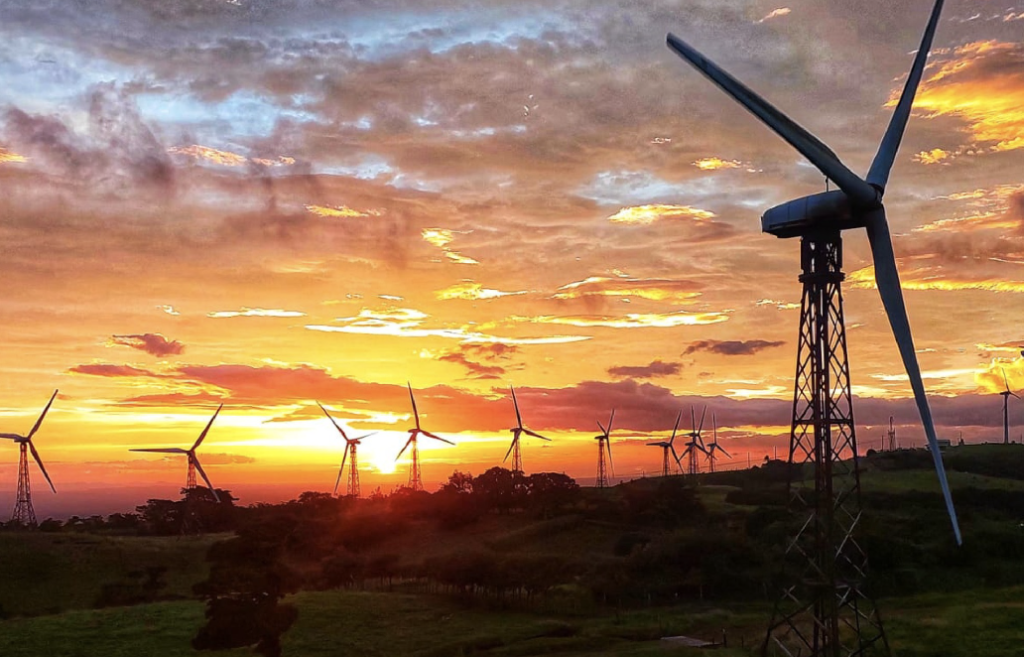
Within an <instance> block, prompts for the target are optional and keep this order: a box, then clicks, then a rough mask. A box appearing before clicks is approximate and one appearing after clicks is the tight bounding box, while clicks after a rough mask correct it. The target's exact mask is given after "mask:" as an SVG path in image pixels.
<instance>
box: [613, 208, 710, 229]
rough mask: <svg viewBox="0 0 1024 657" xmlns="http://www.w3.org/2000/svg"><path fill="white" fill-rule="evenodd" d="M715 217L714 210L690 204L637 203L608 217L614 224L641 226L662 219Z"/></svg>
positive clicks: (699, 219)
mask: <svg viewBox="0 0 1024 657" xmlns="http://www.w3.org/2000/svg"><path fill="white" fill-rule="evenodd" d="M714 217H715V213H714V212H709V211H708V210H701V209H700V208H693V207H690V206H689V205H637V206H633V207H628V208H622V209H621V210H619V211H618V212H616V213H615V214H613V215H611V216H610V217H608V221H610V222H612V223H613V224H640V225H641V226H647V225H650V224H653V223H654V222H655V221H659V220H661V219H693V220H695V221H706V220H708V219H713V218H714Z"/></svg>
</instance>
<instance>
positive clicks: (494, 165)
mask: <svg viewBox="0 0 1024 657" xmlns="http://www.w3.org/2000/svg"><path fill="white" fill-rule="evenodd" d="M931 5H932V2H931V0H908V1H906V2H899V3H893V2H891V1H890V0H787V1H786V3H785V4H779V3H777V2H774V1H773V2H763V1H760V0H757V1H754V0H740V1H735V2H723V1H722V0H684V1H679V2H652V3H635V2H600V3H595V2H586V1H583V0H565V1H562V0H554V1H551V0H549V1H545V2H532V1H529V0H527V1H523V0H519V1H516V2H507V1H505V0H494V1H487V2H458V1H455V0H452V1H449V2H435V1H433V0H426V1H418V2H405V1H403V0H394V1H392V0H383V1H381V2H374V3H366V2H354V1H353V2H348V3H346V2H317V1H313V0H273V1H272V0H220V1H213V0H167V1H164V2H159V3H134V2H131V3H129V2H118V1H115V0H97V1H95V2H89V3H51V2H42V3H39V2H33V3H29V2H11V3H3V5H2V7H0V37H2V38H0V279H2V281H3V298H2V302H0V335H2V344H3V348H2V350H0V392H2V398H0V431H3V432H17V433H25V432H27V431H28V430H29V428H31V426H32V423H33V422H34V421H35V418H36V417H37V416H38V413H39V412H40V410H41V409H42V407H43V406H44V405H45V403H46V400H47V399H48V398H49V396H50V395H51V394H52V392H53V390H54V389H55V388H59V389H60V394H59V396H58V397H57V399H56V401H55V402H54V405H53V408H52V410H51V412H50V415H49V416H48V418H47V420H46V423H45V424H44V425H43V428H42V429H41V430H40V432H39V433H38V434H37V438H36V441H35V442H36V445H37V447H38V448H39V450H40V453H41V455H42V457H43V460H44V462H45V463H46V464H47V467H48V469H49V470H50V474H51V475H52V477H53V479H54V482H55V484H56V485H57V489H58V491H59V492H60V493H61V494H62V495H67V496H71V497H72V498H73V496H74V495H75V494H76V491H86V490H87V489H104V490H108V491H120V493H118V494H120V495H121V497H120V498H118V499H121V500H123V501H124V503H123V504H122V506H124V507H131V506H133V505H134V504H137V503H141V502H142V501H144V500H145V499H146V497H151V496H154V495H161V496H171V495H174V494H175V492H176V489H177V487H180V486H181V485H183V484H184V479H185V463H184V459H181V458H169V459H160V458H158V457H157V456H156V455H142V454H130V453H129V452H128V451H127V450H128V449H129V448H131V447H175V446H180V447H188V446H190V444H191V442H192V441H193V440H194V439H195V437H196V436H197V435H198V434H199V432H200V431H201V430H202V427H203V426H204V424H205V422H206V421H207V420H208V419H209V417H210V416H211V415H212V413H213V410H214V409H215V408H216V406H217V405H218V404H219V403H221V402H223V403H224V404H225V407H224V411H223V412H222V413H221V416H220V417H219V418H218V419H217V422H216V424H214V426H213V428H212V430H211V432H210V434H209V437H208V438H207V440H206V442H205V443H204V445H203V448H202V449H201V452H200V456H201V460H202V463H203V465H204V466H205V467H206V470H207V472H208V473H209V474H210V477H211V479H212V480H213V481H214V483H215V484H217V485H218V486H220V487H224V488H231V489H232V490H233V491H234V492H235V493H236V495H239V496H240V497H241V498H242V502H243V503H246V502H251V501H255V500H258V499H271V498H274V499H278V498H288V497H294V495H296V494H297V493H298V492H300V491H303V490H310V489H312V490H322V491H327V490H330V489H331V488H332V487H333V484H334V478H335V476H336V474H337V464H338V462H339V460H340V457H341V451H342V443H341V442H340V439H339V437H338V436H337V434H336V432H335V430H334V429H333V427H331V425H330V423H329V422H328V421H327V420H326V419H325V418H324V417H323V416H322V414H321V413H320V411H319V409H318V408H317V407H316V404H315V401H316V400H319V401H320V402H321V403H323V404H324V405H325V406H327V407H328V408H331V409H334V410H335V411H336V417H338V418H339V419H340V420H341V421H342V422H343V423H344V424H345V425H347V426H348V427H351V428H352V431H353V432H355V433H357V434H360V433H365V432H368V431H378V432H379V433H378V434H377V435H376V436H374V437H373V438H370V439H367V440H366V441H365V442H364V443H363V445H362V447H361V451H360V456H361V457H362V463H361V465H362V467H363V470H362V479H363V490H364V492H366V491H369V490H371V489H373V488H374V487H376V486H378V485H380V486H382V487H383V488H384V489H385V490H388V489H390V488H391V487H393V486H395V485H397V484H400V483H404V481H405V478H406V458H405V457H403V460H402V461H400V462H399V463H398V464H395V462H394V458H395V455H396V454H397V452H398V450H399V449H400V447H401V445H402V441H403V440H404V438H405V434H404V431H405V430H406V429H408V428H409V427H410V426H411V422H412V420H411V409H410V406H409V401H408V393H407V391H406V388H405V385H406V382H407V381H409V382H411V384H412V386H413V388H414V389H416V390H417V401H418V403H419V408H420V412H421V415H422V419H423V423H424V428H426V429H428V430H430V431H433V432H436V433H438V434H440V435H443V436H445V437H448V438H450V439H452V440H453V441H455V442H457V443H458V446H457V447H449V446H447V445H443V444H440V443H435V444H430V443H431V442H433V441H429V440H425V441H424V442H422V443H421V444H422V456H423V460H424V480H425V483H426V484H427V487H428V488H431V487H433V486H436V485H437V484H438V483H439V482H441V481H443V480H445V479H446V478H447V477H448V475H449V474H450V473H451V471H452V470H453V469H460V470H463V471H470V472H472V473H473V474H479V473H480V472H482V471H483V470H485V469H486V468H488V467H491V466H492V465H497V464H499V463H500V460H501V458H502V457H503V456H504V454H505V450H506V449H507V447H508V440H509V434H508V432H507V429H508V428H509V427H511V426H513V423H514V419H515V416H514V412H513V408H512V403H511V399H510V397H509V394H508V386H509V385H510V384H511V385H515V386H516V391H517V394H518V396H519V400H520V403H521V405H522V410H523V415H524V420H525V422H526V424H527V426H528V427H530V428H532V429H534V430H535V431H541V432H544V433H545V434H546V435H549V436H551V437H552V438H553V439H554V441H553V442H552V443H542V442H540V441H536V440H533V439H525V442H524V449H523V454H524V462H525V468H526V470H527V471H528V472H533V471H539V470H553V471H565V472H566V473H568V474H570V475H572V476H575V477H578V478H579V479H580V480H581V481H582V482H584V483H585V482H587V481H588V479H589V480H592V478H593V477H594V475H595V467H596V464H595V460H596V454H595V452H596V446H595V441H594V440H593V437H594V436H595V435H596V433H597V425H596V423H595V420H597V419H601V420H602V422H603V421H604V420H606V419H607V416H608V413H609V412H610V410H611V409H612V408H613V407H614V408H615V409H616V415H615V430H614V431H613V434H612V445H613V447H612V449H613V455H614V459H615V461H614V465H615V473H616V475H618V476H620V477H627V478H628V477H635V476H640V475H641V474H642V473H643V472H644V471H646V472H647V473H653V472H657V471H658V469H659V468H660V457H661V453H660V450H658V449H655V448H651V447H645V446H643V445H644V443H645V442H646V441H648V440H652V439H661V438H662V437H664V436H665V435H666V433H667V432H668V431H670V430H671V428H672V424H673V423H674V421H675V418H676V414H677V413H678V412H680V411H684V412H685V414H686V415H687V417H688V415H689V409H690V406H691V404H692V405H694V406H696V408H697V414H698V416H699V414H700V409H701V408H702V407H703V405H704V404H707V405H708V407H709V410H708V424H710V419H711V413H712V411H713V412H714V413H715V414H716V417H717V422H718V426H719V438H720V440H721V442H722V444H723V445H724V446H725V447H726V449H728V450H729V451H730V452H731V453H733V455H734V456H736V457H737V458H736V461H735V462H734V463H733V464H732V467H738V466H739V465H740V463H741V462H742V464H743V465H745V464H746V455H747V453H748V452H750V453H751V455H752V458H753V459H755V460H760V459H761V458H763V456H764V455H765V454H766V453H768V452H770V451H771V449H773V447H774V446H779V448H780V453H781V451H782V448H783V447H784V446H785V445H786V444H787V441H788V431H789V416H790V412H791V404H792V401H791V400H792V378H793V371H794V367H795V366H794V360H795V355H796V354H795V351H796V341H795V337H796V332H797V328H798V327H797V322H798V315H799V313H798V304H799V301H800V286H799V283H798V281H797V279H796V277H797V274H798V269H799V260H798V250H799V245H798V243H797V242H796V241H794V240H779V239H776V238H774V237H772V236H769V235H764V234H761V233H760V222H759V217H760V215H761V213H762V212H763V211H764V210H766V209H767V208H769V207H771V206H773V205H776V204H779V203H782V202H784V201H786V200H788V199H790V198H794V197H797V196H801V195H805V194H810V193H815V192H819V191H823V190H824V189H825V181H824V180H823V178H822V176H821V175H820V173H819V172H818V171H817V170H816V169H814V168H813V167H812V166H811V165H810V164H809V163H808V162H807V161H805V160H804V159H803V158H802V157H801V156H800V155H799V154H797V153H796V152H795V151H793V150H792V149H791V148H790V147H788V146H787V145H786V144H785V143H783V142H782V141H781V140H780V139H778V138H777V137H776V136H775V135H774V134H772V133H771V132H769V131H768V130H767V129H766V128H764V127H763V126H762V125H761V124H760V123H759V122H757V121H756V120H755V119H753V118H752V117H750V116H749V115H748V114H747V113H746V112H745V111H744V110H743V109H741V108H740V107H738V106H737V105H736V104H735V103H734V102H733V101H732V100H730V99H729V98H727V97H726V96H725V95H724V94H723V93H721V92H720V91H719V90H718V89H716V88H715V87H714V86H713V85H711V84H710V83H709V82H708V81H707V80H706V79H704V78H703V77H701V76H700V75H699V74H697V73H696V72H695V71H694V70H692V69H691V68H690V67H689V66H687V65H686V64H685V63H684V62H682V61H681V60H679V59H678V58H677V57H676V56H675V55H673V54H672V52H671V51H669V50H668V48H666V47H665V44H664V41H665V34H666V32H667V31H669V30H671V31H672V32H674V33H676V34H677V35H679V36H680V37H681V38H683V39H685V40H687V41H688V42H690V43H691V44H692V45H693V46H695V47H696V48H698V49H700V50H701V51H702V52H704V53H705V54H706V55H708V56H709V57H711V58H713V59H714V60H716V61H717V62H718V63H719V64H720V65H722V66H723V67H725V68H726V69H727V70H729V71H730V72H732V73H733V74H734V75H736V76H737V77H739V78H740V79H741V80H744V81H745V82H747V83H748V84H749V85H750V86H751V87H753V88H754V89H755V90H757V91H758V92H760V93H762V94H763V95H765V96H766V97H767V98H769V99H770V100H771V101H772V102H774V103H775V104H776V105H777V106H779V107H780V108H782V109H783V110H784V111H786V112H788V113H789V114H790V115H791V116H792V117H793V118H794V119H795V120H797V121H799V122H800V123H802V124H803V125H804V126H805V127H807V128H808V129H809V130H811V131H812V132H814V133H815V134H816V135H817V136H818V137H819V138H821V139H822V140H823V141H825V142H826V143H828V144H829V146H831V147H832V149H833V150H835V151H836V152H837V153H838V154H839V155H840V156H841V157H842V158H843V160H844V161H845V162H846V163H847V164H848V165H849V166H850V167H851V168H852V169H853V170H854V171H858V172H861V173H864V172H866V170H867V167H868V165H869V163H870V161H871V158H872V157H873V155H874V152H875V148H876V146H877V143H878V140H879V139H880V137H881V134H882V132H883V131H884V129H885V126H886V123H887V121H888V119H889V114H890V112H891V102H890V101H891V99H892V98H894V95H896V94H898V92H899V90H900V89H901V88H902V82H903V76H905V74H906V72H907V70H908V69H909V67H910V63H911V59H912V54H913V52H914V50H915V49H916V47H917V43H918V42H919V40H920V35H921V32H922V31H923V29H924V25H925V23H926V21H927V16H928V12H929V10H930V8H931ZM1022 34H1024V2H1021V1H1020V0H1016V1H1010V0H999V1H998V2H995V1H990V0H951V1H950V2H947V4H946V8H945V11H944V14H943V19H942V21H941V23H940V25H939V29H938V33H937V35H936V40H935V49H934V51H933V54H932V57H931V59H930V60H929V67H928V69H927V71H926V74H925V78H924V82H923V84H922V88H921V91H920V93H919V95H918V100H917V103H916V105H915V107H916V108H917V109H916V111H915V113H914V116H913V118H912V119H911V122H910V125H909V129H908V132H907V135H906V138H905V140H904V142H903V147H902V150H901V152H900V155H899V157H898V159H897V161H896V166H895V167H894V169H893V174H892V178H891V183H890V186H889V188H888V191H887V195H886V205H887V208H888V214H889V220H890V222H891V223H892V230H893V233H894V246H895V250H896V254H897V258H898V262H899V267H900V270H901V274H902V276H903V284H904V289H905V290H906V292H905V294H906V298H907V305H908V308H909V313H910V317H911V321H912V324H913V327H914V331H915V337H916V341H917V346H918V349H919V352H920V353H919V357H920V359H921V364H922V368H923V369H924V370H925V384H926V386H927V387H928V390H929V392H930V393H931V394H932V405H933V409H934V411H935V414H936V419H937V423H938V425H939V427H938V429H939V435H940V436H941V437H946V438H953V439H956V438H957V436H958V435H959V432H960V431H962V432H963V436H964V439H965V440H967V441H968V442H978V441H984V440H996V439H997V438H998V439H1000V440H1001V436H1002V416H1001V411H1002V399H1001V398H1000V397H999V396H998V395H997V394H996V393H997V392H998V391H999V390H1000V389H1001V388H1002V375H1001V374H1000V368H1004V369H1005V372H1006V375H1007V377H1008V379H1009V382H1010V386H1011V388H1013V389H1015V390H1019V389H1020V388H1024V360H1022V358H1021V356H1020V346H1021V345H1022V344H1024V331H1022V330H1021V329H1020V328H1019V327H1018V323H1019V321H1020V318H1021V317H1022V316H1024V312H1022V311H1024V294H1022V293H1024V173H1022V172H1024V43H1022V39H1021V35H1022ZM845 254H846V265H845V271H846V272H847V275H848V277H847V284H846V286H845V302H846V320H847V327H848V340H849V349H850V359H851V369H852V378H853V384H854V386H853V388H854V393H855V395H856V397H857V399H856V401H855V416H856V419H857V423H858V429H857V430H858V437H859V440H860V443H861V447H862V450H863V449H867V448H868V447H877V446H878V443H879V440H880V438H881V436H882V434H883V428H882V427H883V425H887V424H888V418H889V415H894V416H895V417H896V422H897V424H898V435H899V436H900V440H901V442H902V443H903V444H914V443H916V444H917V445H918V446H920V445H921V444H922V443H923V431H922V430H921V428H920V426H919V424H918V422H919V418H918V416H917V413H916V411H915V410H914V406H913V401H912V399H911V398H910V390H909V385H908V383H907V380H906V376H905V375H904V374H903V370H902V366H901V364H900V361H899V356H898V353H897V350H896V347H895V343H894V341H893V339H892V336H891V333H890V332H889V328H888V324H887V322H886V320H885V316H884V313H883V311H882V307H881V303H880V302H879V300H878V296H877V293H876V292H875V290H874V289H873V274H872V272H871V270H870V268H869V265H870V254H869V251H868V248H867V242H866V239H865V237H864V235H863V234H862V233H860V232H852V233H849V234H847V236H846V240H845ZM1010 401H1011V403H1012V405H1011V414H1010V417H1011V424H1012V425H1013V426H1012V427H1011V433H1012V435H1013V436H1014V438H1016V439H1019V437H1020V434H1021V432H1024V406H1022V404H1021V402H1018V401H1017V400H1014V399H1011V400H1010ZM685 426H688V421H687V422H686V423H685ZM727 467H729V466H728V464H727ZM34 468H35V466H33V473H32V476H33V481H34V483H35V492H36V495H35V496H34V501H35V503H36V507H37V512H38V513H39V515H40V516H41V517H42V516H45V515H46V513H47V511H48V510H54V509H60V508H66V507H59V506H58V502H57V501H56V500H55V499H54V497H53V496H52V494H50V493H49V492H48V491H44V489H43V486H42V483H43V480H42V478H41V476H39V473H38V470H35V469H34ZM16 476H17V447H16V446H15V445H14V444H12V443H8V442H7V441H4V444H0V505H2V506H0V513H2V512H3V509H4V508H6V507H7V506H8V505H9V504H10V505H12V504H13V498H14V492H15V485H16ZM82 494H83V495H85V493H82ZM275 496H276V497H275ZM81 499H87V498H86V497H82V498H81ZM89 499H91V498H89ZM69 503H70V502H69V500H68V499H64V500H63V504H65V505H67V504H69ZM75 509H76V512H81V510H80V509H79V507H75ZM53 512H57V511H53Z"/></svg>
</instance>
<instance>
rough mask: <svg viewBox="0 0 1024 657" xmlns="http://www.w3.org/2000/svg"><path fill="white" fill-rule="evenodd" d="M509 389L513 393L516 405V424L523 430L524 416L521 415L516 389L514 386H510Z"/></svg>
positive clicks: (513, 400) (513, 401)
mask: <svg viewBox="0 0 1024 657" xmlns="http://www.w3.org/2000/svg"><path fill="white" fill-rule="evenodd" d="M508 389H509V390H511V391H512V403H513V404H515V407H516V424H518V425H519V428H520V429H522V428H523V416H522V415H520V414H519V400H517V399H516V389H515V388H513V387H512V386H509V387H508Z"/></svg>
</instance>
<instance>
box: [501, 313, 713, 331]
mask: <svg viewBox="0 0 1024 657" xmlns="http://www.w3.org/2000/svg"><path fill="white" fill-rule="evenodd" d="M510 319H511V320H513V321H520V322H530V323H533V324H564V325H568V326H579V327H598V328H674V327H676V326H698V325H703V324H718V323H719V322H725V321H728V319H729V312H728V311H722V312H706V313H690V312H685V311H679V312H675V313H666V314H657V313H629V314H627V315H626V316H624V317H607V316H600V315H577V316H553V315H542V316H540V317H512V318H510Z"/></svg>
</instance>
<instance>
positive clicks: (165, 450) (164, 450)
mask: <svg viewBox="0 0 1024 657" xmlns="http://www.w3.org/2000/svg"><path fill="white" fill-rule="evenodd" d="M128 451H129V452H154V453H156V454H188V450H187V449H182V448H180V447H145V448H138V449H129V450H128Z"/></svg>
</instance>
